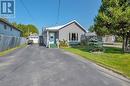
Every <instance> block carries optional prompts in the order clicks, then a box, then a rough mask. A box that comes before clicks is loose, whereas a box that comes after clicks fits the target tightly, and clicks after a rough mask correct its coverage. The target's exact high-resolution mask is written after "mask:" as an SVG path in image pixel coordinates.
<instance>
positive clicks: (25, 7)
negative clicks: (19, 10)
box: [20, 0, 33, 20]
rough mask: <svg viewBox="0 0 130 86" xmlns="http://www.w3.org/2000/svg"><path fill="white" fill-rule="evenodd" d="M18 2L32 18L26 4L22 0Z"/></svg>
mask: <svg viewBox="0 0 130 86" xmlns="http://www.w3.org/2000/svg"><path fill="white" fill-rule="evenodd" d="M20 2H21V3H22V5H23V7H24V9H25V10H26V12H27V14H28V15H29V16H30V18H31V19H32V20H33V17H32V15H31V13H30V11H29V10H28V8H27V6H26V5H25V4H24V1H23V0H20Z"/></svg>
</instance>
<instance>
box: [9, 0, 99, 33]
mask: <svg viewBox="0 0 130 86" xmlns="http://www.w3.org/2000/svg"><path fill="white" fill-rule="evenodd" d="M15 1H16V2H15V3H16V15H15V18H13V19H10V21H16V22H17V23H23V24H34V25H36V27H37V28H38V29H39V31H41V28H42V27H48V26H55V25H56V21H57V14H58V1H59V0H22V1H23V2H24V4H25V5H26V7H27V9H28V10H29V13H30V15H31V16H32V18H31V17H30V15H29V14H28V12H27V11H26V9H25V8H24V6H23V4H22V3H21V1H20V0H15ZM100 4H101V0H61V7H60V16H59V21H58V24H57V25H61V24H65V23H67V22H69V21H71V20H77V21H78V22H79V23H80V24H81V25H82V26H83V27H85V28H86V29H88V27H89V26H90V25H92V24H93V20H94V17H95V16H96V15H97V13H98V9H99V7H100Z"/></svg>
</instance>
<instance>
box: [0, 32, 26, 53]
mask: <svg viewBox="0 0 130 86" xmlns="http://www.w3.org/2000/svg"><path fill="white" fill-rule="evenodd" d="M25 43H26V38H22V37H13V36H5V35H1V34H0V52H1V51H4V50H7V49H10V48H14V47H16V46H19V45H22V44H25Z"/></svg>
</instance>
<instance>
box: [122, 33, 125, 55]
mask: <svg viewBox="0 0 130 86" xmlns="http://www.w3.org/2000/svg"><path fill="white" fill-rule="evenodd" d="M122 38H123V43H122V53H125V50H126V37H125V36H124V35H123V37H122Z"/></svg>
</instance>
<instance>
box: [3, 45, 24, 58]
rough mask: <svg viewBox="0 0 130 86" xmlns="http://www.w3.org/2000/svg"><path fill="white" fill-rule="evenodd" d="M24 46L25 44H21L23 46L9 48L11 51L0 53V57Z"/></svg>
mask: <svg viewBox="0 0 130 86" xmlns="http://www.w3.org/2000/svg"><path fill="white" fill-rule="evenodd" d="M25 46H26V44H23V45H20V46H17V47H15V48H11V49H8V50H5V51H2V52H0V56H4V55H6V54H8V53H10V52H12V51H14V50H16V49H18V48H22V47H25Z"/></svg>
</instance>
